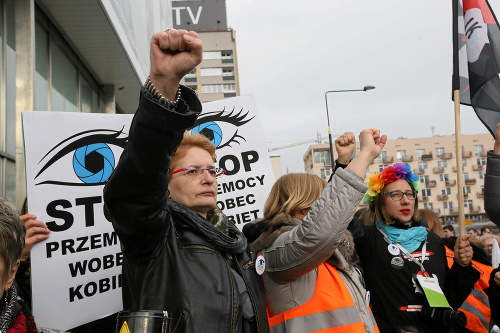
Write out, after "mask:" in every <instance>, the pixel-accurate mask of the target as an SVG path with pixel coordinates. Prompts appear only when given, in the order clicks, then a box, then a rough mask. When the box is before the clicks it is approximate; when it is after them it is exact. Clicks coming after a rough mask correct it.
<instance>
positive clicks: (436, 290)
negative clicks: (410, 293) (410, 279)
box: [416, 274, 450, 308]
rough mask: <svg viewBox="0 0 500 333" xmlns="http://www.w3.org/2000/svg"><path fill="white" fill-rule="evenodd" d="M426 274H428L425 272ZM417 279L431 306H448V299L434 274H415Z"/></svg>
mask: <svg viewBox="0 0 500 333" xmlns="http://www.w3.org/2000/svg"><path fill="white" fill-rule="evenodd" d="M427 275H428V274H427ZM416 278H417V281H418V283H419V285H420V287H421V288H422V290H423V291H424V295H425V298H426V299H427V302H429V306H430V307H431V308H449V307H450V304H448V300H447V299H446V296H444V293H443V291H442V290H441V287H440V286H439V281H438V279H437V276H436V275H433V276H424V275H420V274H417V275H416Z"/></svg>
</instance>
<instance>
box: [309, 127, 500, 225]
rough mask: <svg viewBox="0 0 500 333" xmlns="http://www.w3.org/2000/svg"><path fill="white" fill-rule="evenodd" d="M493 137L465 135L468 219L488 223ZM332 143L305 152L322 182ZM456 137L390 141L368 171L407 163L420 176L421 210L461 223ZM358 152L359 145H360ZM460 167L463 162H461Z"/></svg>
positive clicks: (464, 165) (378, 170)
mask: <svg viewBox="0 0 500 333" xmlns="http://www.w3.org/2000/svg"><path fill="white" fill-rule="evenodd" d="M493 142H494V139H493V137H492V136H491V135H490V134H476V135H462V137H461V144H462V147H461V149H462V161H461V166H459V167H462V170H463V171H462V172H463V189H462V191H463V193H464V207H465V219H467V220H469V219H470V220H472V221H486V220H487V216H486V214H485V212H484V200H483V197H484V192H483V190H484V174H485V172H486V153H487V151H488V150H490V149H492V148H493ZM329 147H330V146H329V144H319V145H312V146H310V147H309V149H308V150H307V152H306V153H305V155H304V157H303V160H304V169H305V171H306V172H307V173H314V174H316V175H318V176H320V177H321V178H323V179H328V178H329V176H330V173H331V161H330V152H329V149H330V148H329ZM455 147H456V144H455V136H454V135H453V136H434V137H430V138H418V139H408V138H398V139H396V140H388V141H387V143H386V145H385V147H384V150H383V151H382V153H381V154H380V156H379V157H378V158H377V159H375V160H374V161H373V162H372V163H371V164H370V166H369V168H368V170H367V175H369V174H370V173H371V172H374V173H379V172H380V171H381V170H382V169H384V168H386V167H388V166H390V165H392V164H394V163H408V164H410V166H411V168H412V170H413V172H415V173H417V174H418V175H419V176H420V187H421V190H420V191H419V194H418V199H419V207H420V208H428V209H431V210H433V211H434V212H435V213H436V214H437V215H439V216H440V217H442V219H443V221H444V222H447V223H452V222H456V221H457V220H458V191H459V189H458V188H457V161H456V150H455ZM356 149H357V151H359V143H358V144H357V148H356ZM459 164H460V163H459Z"/></svg>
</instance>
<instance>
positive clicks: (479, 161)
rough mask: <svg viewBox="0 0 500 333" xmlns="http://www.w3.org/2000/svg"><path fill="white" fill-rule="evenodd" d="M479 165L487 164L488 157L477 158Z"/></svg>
mask: <svg viewBox="0 0 500 333" xmlns="http://www.w3.org/2000/svg"><path fill="white" fill-rule="evenodd" d="M477 165H486V158H484V157H482V158H478V159H477Z"/></svg>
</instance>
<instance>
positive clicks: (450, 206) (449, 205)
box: [443, 201, 453, 209]
mask: <svg viewBox="0 0 500 333" xmlns="http://www.w3.org/2000/svg"><path fill="white" fill-rule="evenodd" d="M443 208H444V209H453V202H452V201H450V202H447V201H445V202H443Z"/></svg>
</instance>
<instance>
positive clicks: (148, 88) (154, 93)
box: [142, 76, 181, 108]
mask: <svg viewBox="0 0 500 333" xmlns="http://www.w3.org/2000/svg"><path fill="white" fill-rule="evenodd" d="M142 89H144V91H145V92H146V93H147V94H148V95H150V96H151V97H153V98H154V99H156V100H157V101H158V102H160V104H162V105H165V106H168V107H170V108H175V107H176V106H177V103H178V102H179V100H180V99H181V87H180V86H179V88H177V92H176V94H175V100H174V101H169V100H168V99H167V98H165V96H163V95H162V94H160V93H159V92H158V90H156V87H155V86H154V85H153V83H152V82H151V78H150V77H149V76H148V79H147V80H146V83H144V87H143V88H142Z"/></svg>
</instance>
